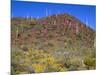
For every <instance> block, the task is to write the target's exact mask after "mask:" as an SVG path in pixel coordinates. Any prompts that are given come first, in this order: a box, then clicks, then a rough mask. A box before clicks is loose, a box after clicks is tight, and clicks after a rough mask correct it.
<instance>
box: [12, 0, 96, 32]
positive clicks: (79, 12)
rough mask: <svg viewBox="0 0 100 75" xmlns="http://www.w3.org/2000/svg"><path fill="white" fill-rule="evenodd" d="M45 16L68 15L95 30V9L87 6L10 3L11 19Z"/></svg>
mask: <svg viewBox="0 0 100 75" xmlns="http://www.w3.org/2000/svg"><path fill="white" fill-rule="evenodd" d="M46 10H47V11H48V12H47V13H48V14H47V15H53V14H60V13H68V14H70V15H72V16H74V17H76V18H77V19H79V20H80V21H81V22H83V23H85V24H88V26H89V27H91V28H92V29H94V30H95V29H96V7H95V6H89V5H73V4H57V3H40V2H24V1H14V0H13V1H12V4H11V14H12V16H13V17H26V16H32V17H33V18H37V17H40V18H42V17H45V16H46Z"/></svg>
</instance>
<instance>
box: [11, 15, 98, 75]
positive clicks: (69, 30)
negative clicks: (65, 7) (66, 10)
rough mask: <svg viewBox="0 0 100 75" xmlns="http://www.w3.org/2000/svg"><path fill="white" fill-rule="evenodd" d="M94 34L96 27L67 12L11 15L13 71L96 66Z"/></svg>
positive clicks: (75, 68) (34, 71)
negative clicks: (42, 14)
mask: <svg viewBox="0 0 100 75" xmlns="http://www.w3.org/2000/svg"><path fill="white" fill-rule="evenodd" d="M95 37H96V32H95V30H93V29H92V28H90V27H88V26H87V25H85V24H84V23H82V22H81V21H80V20H78V19H77V18H75V17H74V16H71V15H69V14H57V15H52V16H47V17H43V18H39V19H36V18H31V17H30V18H19V17H16V18H12V19H11V48H12V50H11V52H12V56H11V57H12V64H11V66H12V73H13V74H19V73H41V72H59V71H74V70H89V69H95V50H96V48H95Z"/></svg>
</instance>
